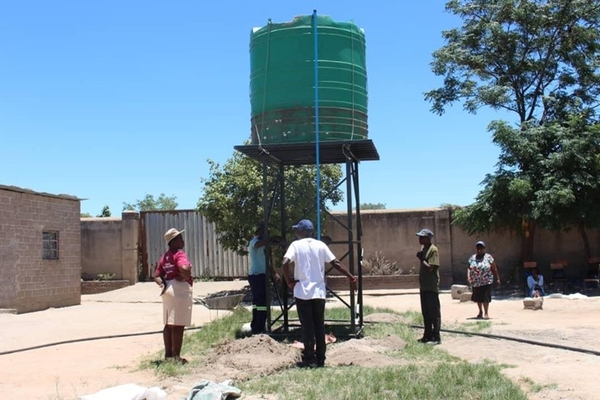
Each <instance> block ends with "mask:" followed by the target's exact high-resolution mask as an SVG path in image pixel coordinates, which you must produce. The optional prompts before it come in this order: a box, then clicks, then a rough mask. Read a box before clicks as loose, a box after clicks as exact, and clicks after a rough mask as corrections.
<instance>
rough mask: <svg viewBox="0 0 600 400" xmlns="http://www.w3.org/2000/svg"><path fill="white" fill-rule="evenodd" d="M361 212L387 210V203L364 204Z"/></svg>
mask: <svg viewBox="0 0 600 400" xmlns="http://www.w3.org/2000/svg"><path fill="white" fill-rule="evenodd" d="M360 209H361V210H385V203H362V204H361V205H360Z"/></svg>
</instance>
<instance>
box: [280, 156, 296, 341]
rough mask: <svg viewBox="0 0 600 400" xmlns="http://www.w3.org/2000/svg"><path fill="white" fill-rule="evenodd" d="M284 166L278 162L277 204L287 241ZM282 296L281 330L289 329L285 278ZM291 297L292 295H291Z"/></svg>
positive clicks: (282, 229)
mask: <svg viewBox="0 0 600 400" xmlns="http://www.w3.org/2000/svg"><path fill="white" fill-rule="evenodd" d="M284 174H285V167H284V166H283V164H279V177H278V179H279V206H280V207H281V208H280V213H281V236H282V237H283V241H284V242H287V235H286V231H287V229H286V228H287V222H288V220H287V218H288V217H287V213H286V211H285V175H284ZM282 292H283V294H282V296H283V331H284V332H288V331H289V324H290V323H289V318H288V309H289V307H288V288H287V284H286V283H285V280H283V282H282ZM292 297H293V295H292Z"/></svg>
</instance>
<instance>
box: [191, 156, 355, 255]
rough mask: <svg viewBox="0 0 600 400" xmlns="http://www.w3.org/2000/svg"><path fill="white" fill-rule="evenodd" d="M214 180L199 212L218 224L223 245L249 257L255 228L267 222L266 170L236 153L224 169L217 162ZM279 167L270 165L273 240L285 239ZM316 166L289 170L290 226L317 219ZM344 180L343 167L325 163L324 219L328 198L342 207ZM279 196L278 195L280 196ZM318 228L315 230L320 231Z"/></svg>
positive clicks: (206, 184)
mask: <svg viewBox="0 0 600 400" xmlns="http://www.w3.org/2000/svg"><path fill="white" fill-rule="evenodd" d="M208 163H209V165H210V176H209V178H207V179H203V182H204V190H203V195H202V197H201V198H200V200H199V201H198V210H199V211H200V212H201V213H202V214H203V215H205V216H206V217H207V218H208V220H209V221H211V222H214V223H215V225H216V230H217V233H218V234H219V235H220V242H221V244H222V245H223V247H225V248H227V249H231V250H233V251H236V252H238V253H240V254H245V252H246V246H247V244H248V240H249V238H250V237H252V235H253V233H254V229H255V227H256V225H257V223H259V222H260V221H263V219H264V208H263V204H262V203H263V167H262V164H261V163H260V162H259V161H257V160H254V159H252V158H249V157H246V156H243V155H242V154H240V153H237V152H236V153H234V155H233V157H231V158H230V159H229V160H227V162H226V163H225V165H224V166H223V167H221V166H220V165H219V164H217V163H215V162H214V161H212V160H208ZM278 171H279V168H278V167H276V166H271V165H269V166H267V178H266V179H267V185H266V187H267V188H268V190H269V191H268V196H269V199H272V201H270V204H269V209H270V210H271V211H270V212H271V218H270V222H269V231H270V235H271V236H285V232H281V227H280V223H279V222H278V221H280V220H281V212H280V204H281V203H280V202H279V196H278V195H277V194H275V195H274V192H275V187H276V186H275V182H276V180H277V177H278ZM315 175H316V168H315V166H314V165H306V166H299V167H286V168H285V171H284V176H285V185H286V187H285V205H286V214H287V220H289V223H288V224H287V225H288V226H291V225H292V222H296V221H298V220H300V219H302V218H310V219H313V222H315V223H316V221H314V218H315V215H316V191H317V189H316V180H315ZM341 177H342V171H341V168H340V166H339V165H321V185H320V186H321V189H320V197H321V203H322V214H321V215H322V217H323V218H324V215H325V211H326V208H325V205H324V203H325V200H328V201H330V202H331V203H332V204H333V205H335V204H337V203H339V202H340V201H341V200H342V198H343V194H342V192H341V190H340V189H339V188H338V183H339V181H340V179H341ZM276 193H279V192H276ZM315 229H316V227H315Z"/></svg>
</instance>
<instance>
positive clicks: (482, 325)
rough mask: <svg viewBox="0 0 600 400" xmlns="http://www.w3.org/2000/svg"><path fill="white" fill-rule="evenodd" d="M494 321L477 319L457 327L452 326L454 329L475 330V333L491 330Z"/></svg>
mask: <svg viewBox="0 0 600 400" xmlns="http://www.w3.org/2000/svg"><path fill="white" fill-rule="evenodd" d="M491 328H492V323H491V322H490V321H477V322H465V323H462V324H460V325H458V326H456V327H452V328H451V329H452V330H457V331H463V332H473V333H487V332H489V331H490V330H491Z"/></svg>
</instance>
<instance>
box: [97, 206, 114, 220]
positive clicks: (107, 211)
mask: <svg viewBox="0 0 600 400" xmlns="http://www.w3.org/2000/svg"><path fill="white" fill-rule="evenodd" d="M110 215H111V214H110V208H109V207H108V206H104V207H103V208H102V212H101V213H100V215H97V217H98V218H106V217H110Z"/></svg>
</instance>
